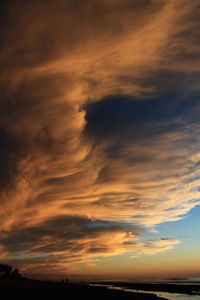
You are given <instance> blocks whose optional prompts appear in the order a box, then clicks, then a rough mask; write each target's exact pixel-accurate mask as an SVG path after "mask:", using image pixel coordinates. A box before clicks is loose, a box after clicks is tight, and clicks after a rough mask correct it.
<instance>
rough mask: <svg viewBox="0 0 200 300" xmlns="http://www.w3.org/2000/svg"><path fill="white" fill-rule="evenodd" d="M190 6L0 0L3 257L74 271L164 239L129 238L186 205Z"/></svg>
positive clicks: (194, 138) (190, 176) (196, 68)
mask: <svg viewBox="0 0 200 300" xmlns="http://www.w3.org/2000/svg"><path fill="white" fill-rule="evenodd" d="M198 8H199V3H198V1H196V0H192V1H191V0H173V1H172V0H166V1H165V0H164V1H159V0H143V1H139V0H134V1H129V0H123V1H122V0H101V1H94V0H84V1H81V0H79V1H76V3H75V2H74V1H71V0H56V1H54V0H53V1H50V0H47V1H39V0H36V1H35V0H34V1H25V0H20V1H19V0H18V1H16V0H8V1H6V3H5V2H4V3H2V2H1V11H2V12H1V14H2V24H3V26H2V29H1V32H0V41H1V45H2V47H1V51H0V57H1V70H2V72H1V74H0V82H1V85H0V144H1V148H0V170H1V172H0V197H1V198H0V202H1V209H0V226H1V233H0V243H1V249H2V251H1V252H2V253H1V257H2V258H3V259H5V260H13V261H15V263H16V264H19V265H20V264H21V266H23V268H24V269H25V268H26V269H27V272H29V273H36V272H37V273H38V270H40V272H43V273H45V274H47V273H48V272H50V271H52V270H54V272H55V273H56V272H58V273H59V272H60V273H62V272H64V271H65V268H71V269H70V270H71V272H75V270H74V266H75V265H76V264H78V263H81V262H87V261H88V262H90V261H91V260H92V259H95V258H97V257H104V256H110V255H116V254H121V253H125V252H130V253H131V252H132V251H141V252H142V253H144V254H152V253H156V252H159V251H165V250H168V249H170V248H171V247H172V246H173V245H175V244H177V243H178V241H173V240H161V241H146V242H144V243H143V244H142V243H141V241H140V235H141V234H142V232H143V231H145V230H149V229H151V228H153V227H154V226H156V225H157V224H159V223H161V222H166V221H176V220H178V219H180V218H181V217H182V216H183V215H184V214H186V213H187V212H188V211H190V210H191V209H192V208H193V207H194V206H196V205H197V204H198V197H199V196H198V195H199V191H198V185H199V175H198V168H199V120H198V116H199V106H198V94H199V84H198V82H199V74H200V63H199V50H200V47H199V46H200V45H199V40H198V34H199V32H198V28H199V27H198V25H199V24H198V23H199V14H198ZM150 244H152V245H153V246H151V247H150V246H149V245H150Z"/></svg>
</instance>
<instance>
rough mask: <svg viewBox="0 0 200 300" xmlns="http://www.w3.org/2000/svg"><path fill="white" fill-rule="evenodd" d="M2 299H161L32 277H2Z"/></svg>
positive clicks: (153, 296)
mask: <svg viewBox="0 0 200 300" xmlns="http://www.w3.org/2000/svg"><path fill="white" fill-rule="evenodd" d="M0 291H1V294H2V295H3V296H4V297H3V298H2V299H28V300H29V299H35V300H37V299H55V300H60V299H66V300H67V299H73V300H74V299H93V300H95V299H99V298H100V299H111V300H112V299H115V300H116V299H124V300H126V299H132V300H159V299H160V300H161V299H164V298H160V297H156V296H155V295H153V294H143V293H131V292H130V293H127V292H124V291H119V290H110V289H107V288H105V287H93V286H89V285H88V284H84V283H82V284H81V283H65V284H64V283H61V282H50V281H39V280H30V279H20V280H19V279H18V280H15V279H0Z"/></svg>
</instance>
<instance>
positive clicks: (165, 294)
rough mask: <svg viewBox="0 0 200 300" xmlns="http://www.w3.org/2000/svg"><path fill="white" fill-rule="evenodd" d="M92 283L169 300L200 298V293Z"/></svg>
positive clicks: (197, 299)
mask: <svg viewBox="0 0 200 300" xmlns="http://www.w3.org/2000/svg"><path fill="white" fill-rule="evenodd" d="M90 285H91V286H104V287H107V288H108V289H114V290H122V291H125V292H133V293H143V294H154V295H156V296H158V297H162V298H165V299H168V300H200V295H188V294H179V293H168V292H157V291H144V290H136V289H128V288H126V287H118V286H115V285H109V284H90Z"/></svg>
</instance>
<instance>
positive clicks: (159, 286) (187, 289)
mask: <svg viewBox="0 0 200 300" xmlns="http://www.w3.org/2000/svg"><path fill="white" fill-rule="evenodd" d="M91 283H93V284H95V283H96V284H102V285H114V286H118V287H125V288H128V289H134V290H143V291H155V292H168V293H179V294H188V295H194V294H196V293H200V285H195V284H170V283H167V284H166V283H165V284H163V283H127V282H110V281H109V282H108V281H105V282H91Z"/></svg>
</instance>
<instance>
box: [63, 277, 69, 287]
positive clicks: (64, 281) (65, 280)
mask: <svg viewBox="0 0 200 300" xmlns="http://www.w3.org/2000/svg"><path fill="white" fill-rule="evenodd" d="M61 282H62V284H64V285H66V284H68V283H69V279H68V278H64V279H62V280H61Z"/></svg>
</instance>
